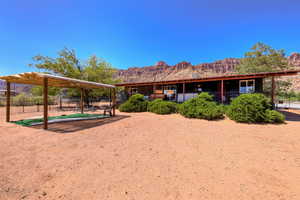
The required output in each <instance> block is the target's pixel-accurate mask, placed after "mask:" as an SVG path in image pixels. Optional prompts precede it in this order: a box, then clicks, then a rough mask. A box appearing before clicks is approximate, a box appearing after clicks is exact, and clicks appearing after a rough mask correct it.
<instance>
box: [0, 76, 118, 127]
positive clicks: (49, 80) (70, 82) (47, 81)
mask: <svg viewBox="0 0 300 200" xmlns="http://www.w3.org/2000/svg"><path fill="white" fill-rule="evenodd" d="M0 79H2V80H5V81H6V84H7V87H6V90H7V92H6V97H7V98H6V121H7V122H9V121H10V96H11V89H10V84H11V83H19V84H30V85H41V86H43V87H44V90H43V92H44V94H43V96H44V129H48V87H49V86H53V87H61V88H80V89H81V102H80V108H81V113H83V108H84V106H83V95H84V90H85V89H99V88H109V89H110V90H113V95H112V97H113V99H112V109H113V116H115V105H116V86H114V85H109V84H103V83H96V82H90V81H84V80H79V79H73V78H67V77H63V76H56V75H51V74H44V73H38V72H27V73H22V74H15V75H9V76H0Z"/></svg>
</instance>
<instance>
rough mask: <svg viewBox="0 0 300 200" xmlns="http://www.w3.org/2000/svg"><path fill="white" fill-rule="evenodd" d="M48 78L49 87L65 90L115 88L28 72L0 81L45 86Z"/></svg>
mask: <svg viewBox="0 0 300 200" xmlns="http://www.w3.org/2000/svg"><path fill="white" fill-rule="evenodd" d="M45 78H47V80H48V85H49V86H54V87H63V88H86V89H97V88H115V86H114V85H109V84H103V83H96V82H90V81H84V80H79V79H73V78H67V77H63V76H55V75H50V74H44V73H38V72H27V73H22V74H15V75H9V76H0V79H2V80H5V81H7V82H11V83H20V84H30V85H43V84H44V79H45Z"/></svg>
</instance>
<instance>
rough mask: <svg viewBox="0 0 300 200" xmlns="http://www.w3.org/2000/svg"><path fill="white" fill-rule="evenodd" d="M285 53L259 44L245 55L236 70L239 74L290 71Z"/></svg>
mask: <svg viewBox="0 0 300 200" xmlns="http://www.w3.org/2000/svg"><path fill="white" fill-rule="evenodd" d="M290 68H291V66H290V65H289V64H288V60H287V58H286V57H285V51H284V50H282V49H280V50H276V49H273V48H272V47H271V46H268V45H266V44H263V43H261V42H258V43H256V44H255V45H254V46H253V47H252V48H251V51H249V52H246V53H245V57H244V58H242V59H241V62H240V64H239V65H238V66H237V68H236V70H237V71H238V72H240V73H259V72H276V71H284V70H288V69H290Z"/></svg>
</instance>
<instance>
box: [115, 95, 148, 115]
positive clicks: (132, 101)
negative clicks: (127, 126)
mask: <svg viewBox="0 0 300 200" xmlns="http://www.w3.org/2000/svg"><path fill="white" fill-rule="evenodd" d="M147 105H148V101H146V100H145V99H144V96H143V95H141V94H135V95H132V96H131V97H130V98H129V99H128V100H127V101H126V102H125V103H123V104H121V105H120V106H119V110H120V111H121V112H146V111H147Z"/></svg>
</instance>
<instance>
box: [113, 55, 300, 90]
mask: <svg viewBox="0 0 300 200" xmlns="http://www.w3.org/2000/svg"><path fill="white" fill-rule="evenodd" d="M288 61H289V63H290V64H291V65H293V66H295V68H296V69H299V70H300V53H293V54H291V55H290V56H289V57H288ZM239 62H240V60H239V59H237V58H226V59H224V60H219V61H216V62H212V63H202V64H198V65H192V64H191V63H189V62H180V63H178V64H176V65H173V66H170V65H168V64H167V63H165V62H163V61H159V62H157V63H156V64H155V65H154V66H147V67H131V68H128V69H127V70H118V72H117V74H116V76H117V78H119V79H121V80H122V82H147V81H160V80H175V79H184V78H199V77H208V76H216V75H225V74H232V73H234V72H235V70H234V69H235V66H237V65H238V64H239ZM290 79H291V80H292V82H293V89H294V90H297V91H299V92H300V76H295V77H291V78H290Z"/></svg>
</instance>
